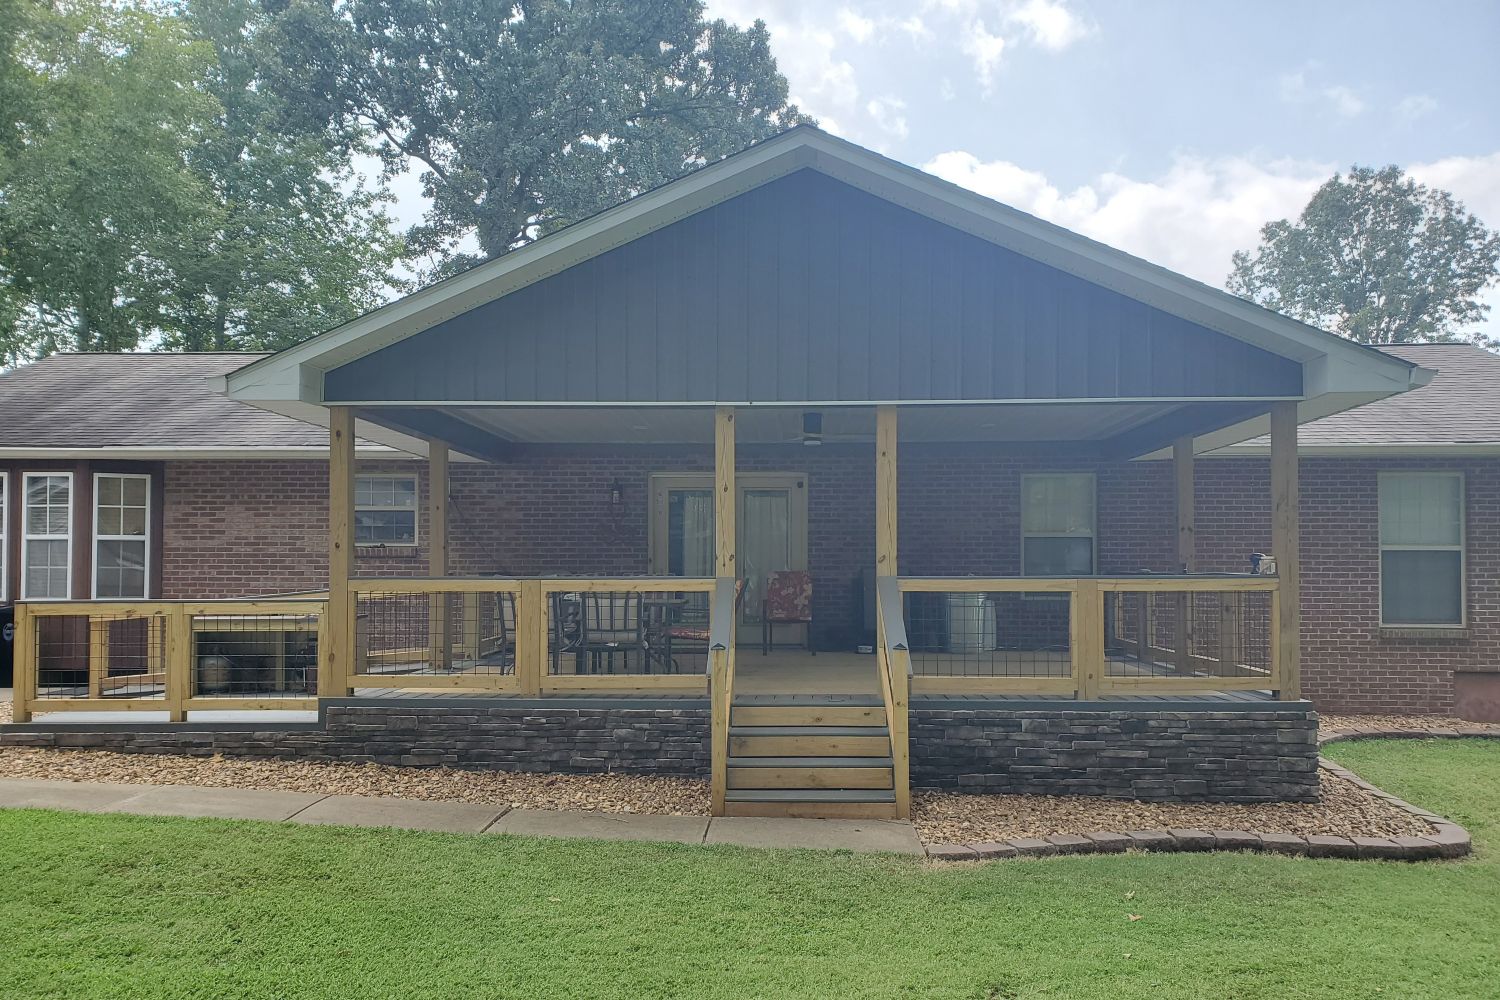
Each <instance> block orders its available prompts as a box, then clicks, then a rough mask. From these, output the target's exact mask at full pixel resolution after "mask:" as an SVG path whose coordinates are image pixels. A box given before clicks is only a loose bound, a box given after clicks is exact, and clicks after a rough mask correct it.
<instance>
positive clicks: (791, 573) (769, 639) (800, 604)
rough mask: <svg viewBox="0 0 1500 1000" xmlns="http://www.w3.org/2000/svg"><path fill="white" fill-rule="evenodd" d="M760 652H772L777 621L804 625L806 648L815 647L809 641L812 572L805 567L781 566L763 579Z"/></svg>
mask: <svg viewBox="0 0 1500 1000" xmlns="http://www.w3.org/2000/svg"><path fill="white" fill-rule="evenodd" d="M760 622H761V626H760V628H761V631H760V655H762V656H766V655H768V654H769V653H770V652H771V645H772V643H773V642H774V641H775V638H776V626H777V625H804V626H806V627H807V632H806V636H807V651H808V652H809V653H811V654H812V655H813V656H817V655H818V651H817V650H816V649H813V644H812V574H811V573H809V572H808V571H807V570H805V569H784V570H781V571H779V572H776V573H772V574H771V575H770V577H769V578H768V579H767V580H766V596H765V599H764V600H762V601H761V612H760Z"/></svg>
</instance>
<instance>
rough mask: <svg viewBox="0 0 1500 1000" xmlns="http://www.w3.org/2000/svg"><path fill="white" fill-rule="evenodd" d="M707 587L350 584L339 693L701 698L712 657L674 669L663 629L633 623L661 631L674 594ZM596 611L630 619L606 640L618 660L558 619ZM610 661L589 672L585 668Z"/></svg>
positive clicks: (652, 581)
mask: <svg viewBox="0 0 1500 1000" xmlns="http://www.w3.org/2000/svg"><path fill="white" fill-rule="evenodd" d="M714 589H715V581H714V580H712V579H707V578H696V577H694V578H688V577H628V578H603V579H600V578H589V579H577V578H561V577H546V578H520V579H489V578H457V577H424V578H368V577H365V578H354V579H351V580H350V581H349V603H348V606H347V608H346V615H347V618H346V620H345V621H344V622H343V623H342V627H344V628H346V629H348V630H349V633H348V634H349V635H350V636H352V642H351V644H350V648H351V649H353V650H354V655H353V662H352V666H353V670H352V672H351V673H350V674H349V676H347V677H346V678H344V679H342V680H341V681H340V682H339V685H338V686H339V687H341V689H342V690H343V691H344V692H345V693H350V692H352V690H353V689H356V688H382V687H383V688H404V689H412V690H419V689H450V690H451V689H464V690H473V691H476V692H480V691H485V692H506V693H518V694H523V695H537V696H539V695H544V694H553V693H566V692H577V691H599V692H617V693H628V692H632V691H642V692H651V693H665V692H682V693H695V692H702V691H704V690H705V689H706V687H707V683H708V679H707V674H708V669H707V667H708V663H709V661H710V660H711V659H712V657H711V655H710V653H709V652H708V651H707V649H706V646H707V644H706V643H705V644H703V645H702V646H700V647H699V648H700V649H702V650H703V652H702V653H701V654H695V655H701V656H702V658H703V661H704V667H703V669H701V670H700V669H697V668H696V666H694V667H693V668H690V669H688V670H682V669H681V668H680V665H681V662H682V661H683V660H684V659H686V656H679V655H677V654H676V653H674V652H673V649H672V647H671V645H670V639H666V638H665V629H664V628H661V627H653V628H647V627H646V625H645V624H644V623H643V622H642V620H641V617H640V616H642V615H646V614H650V615H656V616H658V618H656V619H653V621H655V623H656V625H658V626H662V625H665V619H664V618H663V617H661V616H665V615H667V614H669V613H670V612H669V610H668V606H669V605H671V604H672V603H673V602H676V601H680V600H682V598H681V596H680V595H691V594H705V595H706V594H711V593H713V591H714ZM560 599H564V600H560ZM601 602H602V604H603V605H604V606H607V607H608V608H610V609H614V608H615V607H616V605H618V614H619V615H621V616H624V615H626V614H628V615H629V616H630V617H629V619H628V620H626V619H625V618H624V617H621V618H620V619H619V620H618V621H616V622H614V623H613V624H616V625H618V626H619V627H618V628H615V629H605V630H604V631H609V632H611V633H613V634H615V635H616V638H617V639H618V642H617V644H616V646H615V647H613V649H614V651H611V649H612V648H611V647H610V646H609V645H608V644H595V645H590V646H589V647H588V648H586V649H585V648H582V647H581V646H580V645H579V644H578V640H577V636H578V634H579V633H578V629H577V628H575V627H574V626H573V625H570V624H569V623H568V622H566V621H564V620H563V614H564V611H565V610H567V609H573V610H568V611H567V613H569V614H572V615H574V616H576V615H578V614H585V613H589V612H582V611H578V610H576V609H578V608H596V609H597V608H599V607H601ZM594 613H599V612H594ZM608 613H614V612H613V610H611V611H610V612H608ZM731 614H732V612H731ZM575 624H576V623H575ZM606 624H608V623H606ZM625 633H634V635H635V636H636V637H639V639H640V640H644V642H642V641H636V639H635V638H634V637H633V636H632V635H627V634H625ZM663 643H666V645H663ZM606 659H607V660H608V661H609V662H608V664H607V666H604V665H600V666H598V668H597V669H595V668H594V667H593V666H592V665H591V664H589V663H586V662H585V661H586V660H593V661H595V662H598V661H603V660H606Z"/></svg>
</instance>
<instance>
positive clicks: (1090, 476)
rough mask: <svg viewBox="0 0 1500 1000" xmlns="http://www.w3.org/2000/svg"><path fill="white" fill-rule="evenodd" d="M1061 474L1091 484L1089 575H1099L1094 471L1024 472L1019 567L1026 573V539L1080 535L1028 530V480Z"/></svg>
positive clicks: (1096, 478)
mask: <svg viewBox="0 0 1500 1000" xmlns="http://www.w3.org/2000/svg"><path fill="white" fill-rule="evenodd" d="M1060 476H1064V477H1068V478H1071V479H1082V480H1086V481H1087V482H1088V484H1089V495H1090V496H1091V497H1092V498H1093V502H1092V503H1091V504H1089V510H1090V513H1091V515H1092V516H1091V517H1090V519H1089V568H1090V573H1089V575H1090V576H1098V575H1099V477H1098V476H1097V475H1095V474H1094V473H1092V472H1027V473H1024V474H1022V476H1021V496H1020V503H1019V504H1018V505H1017V506H1018V508H1019V510H1018V513H1019V515H1020V521H1021V551H1020V553H1019V555H1020V563H1021V565H1020V566H1019V567H1018V568H1019V570H1020V575H1021V576H1025V575H1026V539H1028V538H1077V537H1078V536H1077V535H1058V534H1053V533H1050V532H1040V531H1027V530H1026V481H1027V480H1029V479H1056V478H1058V477H1060ZM1022 596H1023V597H1029V598H1036V597H1052V596H1061V597H1064V598H1065V597H1067V595H1066V594H1062V595H1050V594H1049V595H1041V594H1023V595H1022Z"/></svg>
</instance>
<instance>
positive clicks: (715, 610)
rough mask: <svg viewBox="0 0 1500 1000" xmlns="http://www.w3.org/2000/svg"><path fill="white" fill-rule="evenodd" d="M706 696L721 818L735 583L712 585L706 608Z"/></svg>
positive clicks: (716, 810)
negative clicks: (709, 702)
mask: <svg viewBox="0 0 1500 1000" xmlns="http://www.w3.org/2000/svg"><path fill="white" fill-rule="evenodd" d="M709 621H710V626H709V636H708V657H709V659H708V694H709V698H710V699H711V705H712V713H711V715H712V719H711V725H712V728H713V738H712V746H711V753H712V773H711V776H710V793H711V796H712V812H713V814H714V815H715V816H722V815H724V798H725V793H726V792H727V790H728V788H729V721H730V716H731V715H732V714H733V711H734V630H735V582H734V580H733V579H730V578H724V579H720V580H718V581H716V582H715V584H714V591H713V600H712V603H711V605H710V609H709Z"/></svg>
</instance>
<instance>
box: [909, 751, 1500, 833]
mask: <svg viewBox="0 0 1500 1000" xmlns="http://www.w3.org/2000/svg"><path fill="white" fill-rule="evenodd" d="M1365 739H1500V730H1488V729H1473V730H1436V731H1425V730H1420V731H1419V730H1407V729H1389V730H1374V729H1371V730H1359V731H1350V730H1341V731H1337V732H1333V733H1330V734H1328V735H1327V736H1321V735H1320V736H1319V737H1318V745H1319V746H1323V745H1324V744H1327V743H1342V742H1348V741H1353V740H1365ZM1318 768H1319V769H1320V770H1324V771H1327V772H1328V773H1329V774H1332V775H1334V776H1336V777H1339V778H1343V779H1344V780H1346V781H1349V782H1351V783H1353V784H1355V785H1357V786H1359V787H1360V788H1362V789H1364V790H1365V791H1367V792H1369V793H1370V794H1371V795H1374V796H1375V797H1376V798H1379V799H1383V800H1384V801H1386V802H1388V803H1390V804H1391V805H1393V806H1395V807H1396V808H1398V809H1401V810H1403V811H1405V812H1407V813H1409V814H1411V815H1413V816H1415V817H1417V818H1418V819H1420V820H1422V821H1423V822H1424V823H1426V824H1427V825H1428V826H1430V827H1432V833H1430V834H1428V835H1427V836H1423V837H1405V836H1403V837H1360V836H1354V837H1338V836H1333V835H1326V834H1316V833H1315V834H1308V835H1306V836H1304V835H1301V834H1295V833H1259V832H1256V831H1254V830H1194V829H1182V828H1176V829H1169V830H1126V831H1123V832H1116V831H1108V830H1099V831H1091V832H1087V833H1077V834H1075V833H1058V834H1051V835H1049V836H1047V837H1011V838H1008V839H1006V840H999V841H991V842H982V843H970V844H929V845H926V846H927V856H928V857H929V858H932V859H934V860H938V861H982V860H992V859H1002V858H1023V857H1048V856H1051V855H1058V854H1118V853H1121V852H1123V851H1127V850H1142V851H1161V852H1178V853H1181V852H1189V851H1212V850H1232V851H1254V852H1258V853H1265V854H1288V855H1304V856H1306V857H1310V858H1342V859H1345V860H1386V861H1434V860H1452V859H1455V858H1462V857H1464V856H1466V855H1468V854H1469V853H1471V852H1472V851H1473V849H1474V843H1473V838H1472V837H1470V835H1469V831H1468V830H1465V829H1464V828H1463V827H1462V826H1460V825H1459V824H1457V823H1455V822H1453V821H1452V820H1450V819H1448V818H1447V817H1445V816H1439V815H1438V814H1437V813H1435V812H1432V811H1431V810H1428V809H1423V808H1421V807H1419V806H1414V805H1412V804H1411V803H1410V802H1407V801H1406V800H1405V799H1401V798H1398V797H1396V796H1395V795H1392V794H1391V793H1390V792H1387V791H1385V790H1384V789H1382V788H1378V787H1376V786H1375V785H1373V784H1371V783H1370V782H1368V781H1366V780H1365V779H1364V778H1361V777H1360V776H1359V775H1357V774H1355V773H1354V772H1353V771H1350V770H1349V769H1348V768H1346V767H1343V766H1342V765H1340V764H1336V763H1334V762H1333V761H1331V760H1329V759H1327V758H1326V757H1323V756H1322V755H1319V757H1318Z"/></svg>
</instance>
